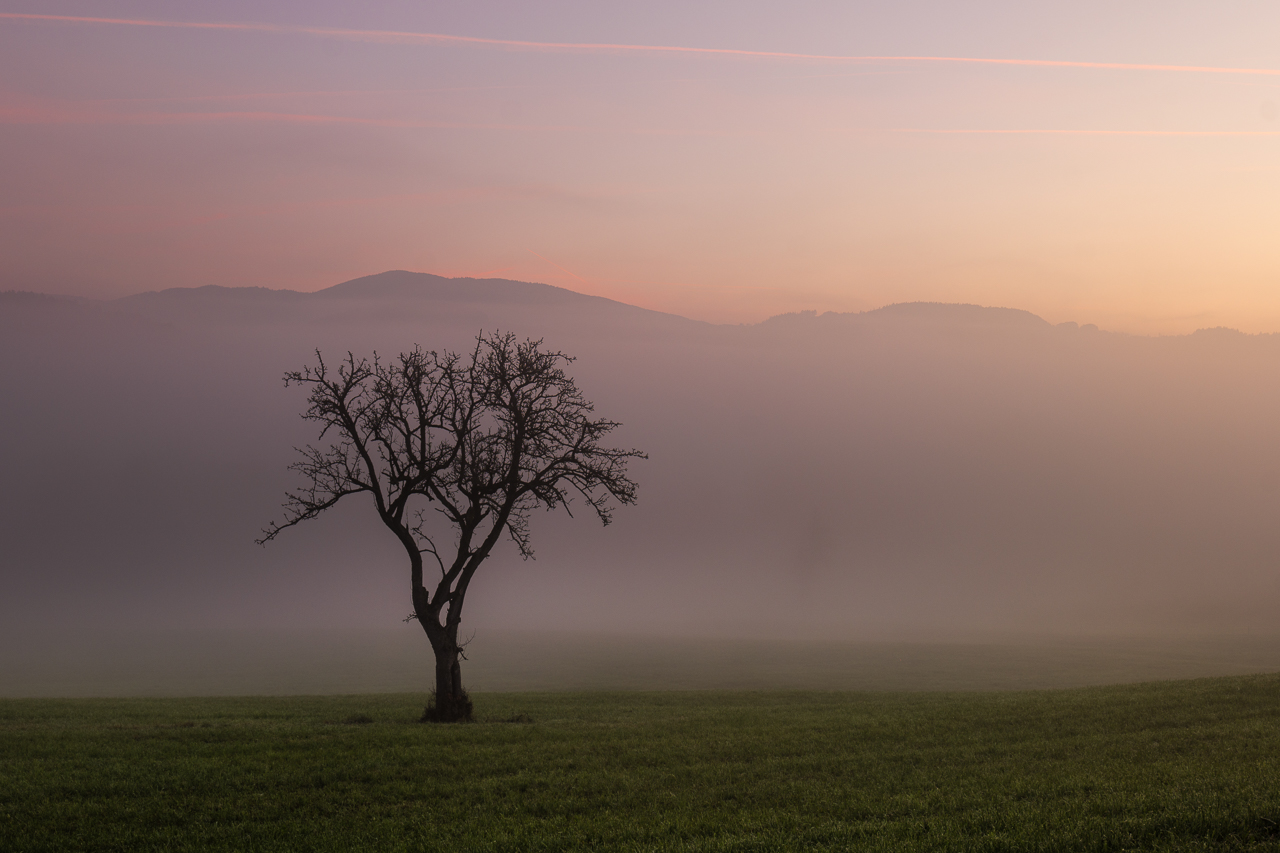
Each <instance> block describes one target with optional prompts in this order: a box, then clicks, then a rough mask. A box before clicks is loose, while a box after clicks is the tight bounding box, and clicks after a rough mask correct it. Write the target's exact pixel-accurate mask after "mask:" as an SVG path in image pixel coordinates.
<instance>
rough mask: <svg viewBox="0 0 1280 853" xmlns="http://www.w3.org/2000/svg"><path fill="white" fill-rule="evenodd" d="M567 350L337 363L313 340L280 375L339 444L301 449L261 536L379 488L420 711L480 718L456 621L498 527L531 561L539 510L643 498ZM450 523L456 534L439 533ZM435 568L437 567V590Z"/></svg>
mask: <svg viewBox="0 0 1280 853" xmlns="http://www.w3.org/2000/svg"><path fill="white" fill-rule="evenodd" d="M572 361H573V359H571V358H570V357H568V356H566V355H565V354H563V353H561V352H554V351H547V350H544V349H543V348H542V342H541V341H532V340H526V341H524V342H518V341H517V340H516V338H515V336H514V335H511V334H494V335H493V336H486V335H484V334H483V333H481V334H480V335H479V336H478V337H477V339H476V346H475V348H474V349H473V350H472V352H471V355H470V357H469V358H466V357H463V356H460V355H459V354H457V353H453V352H448V351H446V352H443V353H436V352H424V351H423V350H421V349H420V348H416V347H415V348H414V349H413V350H412V351H410V352H407V353H401V354H400V356H399V357H398V358H396V359H395V360H394V361H392V362H383V361H381V360H380V359H379V358H378V356H377V355H376V354H375V355H374V357H373V358H372V359H364V358H356V357H355V356H354V355H352V354H350V353H348V354H347V357H346V359H345V360H343V361H342V362H341V363H340V364H339V365H338V366H337V368H336V369H331V368H330V367H329V366H327V365H326V364H325V361H324V359H323V357H322V356H321V354H320V352H319V351H318V350H317V351H316V365H315V366H314V367H311V366H308V367H304V368H303V369H302V370H299V371H293V372H290V373H287V374H285V377H284V379H285V385H286V386H289V385H300V386H304V387H307V388H309V389H310V394H309V396H308V398H307V400H308V404H309V405H308V408H307V410H306V412H305V413H304V414H303V417H304V418H306V419H308V420H312V421H316V422H318V423H320V424H321V430H320V439H321V440H323V439H325V438H326V437H328V438H329V439H330V441H331V442H332V443H331V444H330V445H329V446H328V447H324V448H317V447H312V446H308V447H306V448H303V449H301V450H300V453H301V454H302V459H301V460H300V461H298V462H296V463H294V464H293V465H291V466H290V468H291V469H292V470H295V471H298V472H299V473H301V474H302V475H303V477H304V479H305V480H306V485H305V486H304V487H303V488H302V489H300V490H299V491H297V492H293V493H289V494H288V495H287V499H286V501H285V504H284V514H285V518H284V521H282V522H272V523H271V524H270V525H269V526H268V527H267V528H266V529H265V530H264V531H263V537H262V538H261V539H260V540H258V541H259V543H260V544H265V543H266V542H268V541H269V540H271V539H274V538H275V537H276V536H277V535H279V533H280V532H281V531H282V530H285V529H286V528H289V527H292V526H294V525H295V524H298V523H300V522H302V521H306V520H308V519H312V518H315V517H316V516H318V515H319V514H320V513H322V512H324V511H325V510H327V509H329V508H330V507H332V506H334V505H335V504H337V503H338V502H339V501H340V500H342V499H343V498H346V497H347V496H349V495H359V494H368V495H370V496H372V499H373V503H374V505H375V507H376V508H377V512H378V517H379V518H380V519H381V520H382V523H383V524H384V525H386V527H387V528H388V529H389V530H390V531H391V532H392V533H394V534H395V536H396V538H397V539H398V540H399V541H400V543H401V545H402V546H403V547H404V549H405V552H406V553H407V555H408V557H409V567H410V584H411V589H412V596H413V608H414V612H413V614H412V615H411V616H410V617H409V618H410V619H416V620H417V621H418V623H419V624H420V625H421V626H422V628H423V630H424V631H425V632H426V634H427V638H428V640H430V642H431V648H432V650H433V651H434V653H435V661H436V671H435V700H434V704H433V705H432V706H430V707H428V709H427V712H426V715H425V717H424V719H432V720H437V721H442V722H449V721H456V720H465V719H469V718H470V717H471V702H470V700H469V699H468V697H467V694H466V691H464V690H463V689H462V675H461V667H460V664H459V661H460V659H461V658H462V645H461V644H460V643H459V642H458V627H459V625H460V623H461V621H462V609H463V603H464V602H465V599H466V595H467V588H468V586H469V584H470V583H471V579H472V577H473V576H474V575H475V572H476V570H477V569H478V568H480V565H481V564H482V563H483V562H484V561H485V559H486V558H488V556H489V554H490V553H491V552H492V551H493V548H494V546H495V545H497V543H498V541H499V539H500V538H501V537H502V535H503V533H504V532H505V533H506V534H507V535H508V536H509V537H510V539H511V540H512V541H513V542H514V543H515V544H516V547H517V548H518V549H519V551H520V554H521V556H523V557H525V558H526V559H527V558H529V557H532V556H533V550H532V548H531V547H530V543H529V514H530V512H531V511H532V510H533V509H534V508H535V507H539V506H542V507H545V508H547V509H555V508H557V507H564V508H565V509H566V510H568V508H569V506H570V503H571V502H572V500H573V499H574V497H575V496H577V497H580V498H581V499H583V500H584V501H585V502H586V504H587V505H588V506H589V507H590V508H591V510H592V511H593V512H594V513H595V514H596V516H597V517H598V518H599V519H600V521H601V522H602V523H604V524H608V523H609V522H610V520H611V517H612V516H611V513H612V506H613V503H614V502H615V501H616V502H617V503H619V504H631V503H635V500H636V484H635V483H634V482H633V481H632V480H631V479H630V478H629V477H628V476H627V463H628V460H631V459H644V458H647V457H646V456H645V454H643V453H641V452H640V451H638V450H620V449H617V448H610V447H604V446H602V445H601V443H600V442H601V440H602V439H604V437H605V436H607V435H608V434H609V433H610V432H612V431H613V430H614V429H615V428H616V427H617V426H619V424H617V423H616V422H614V421H610V420H605V419H601V418H594V417H592V414H593V412H594V406H593V405H592V404H591V403H590V402H589V401H588V400H587V399H586V398H585V397H584V396H583V395H582V392H581V391H579V390H578V387H577V385H576V384H574V381H573V379H572V378H571V377H569V376H568V375H567V374H566V373H565V371H564V366H565V365H567V364H569V363H570V362H572ZM441 528H443V529H444V530H445V531H448V532H451V533H452V537H453V541H452V543H445V542H443V541H441V540H440V538H439V537H440V535H441V534H440V529H441ZM428 560H429V561H430V562H429V564H428ZM426 565H430V566H431V567H432V568H433V569H438V570H439V573H440V577H439V580H438V581H436V582H435V583H434V588H433V589H432V588H429V585H428V582H427V581H426V579H425V577H424V574H425V572H424V566H426Z"/></svg>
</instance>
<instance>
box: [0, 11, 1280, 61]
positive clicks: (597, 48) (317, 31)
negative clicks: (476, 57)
mask: <svg viewBox="0 0 1280 853" xmlns="http://www.w3.org/2000/svg"><path fill="white" fill-rule="evenodd" d="M0 19H10V20H31V21H53V22H59V23H79V24H114V25H119V26H132V27H168V28H175V29H199V30H237V31H242V32H244V31H251V32H268V33H292V34H302V35H311V36H320V37H323V38H343V39H351V40H355V41H372V42H386V43H398V44H454V45H461V46H468V45H470V46H477V47H499V48H506V49H509V50H531V51H547V52H557V53H668V54H691V55H702V56H725V57H744V58H756V59H790V60H804V61H816V62H847V63H877V62H905V63H959V64H973V65H1010V66H1023V67H1040V68H1087V69H1095V70H1107V71H1180V72H1191V73H1201V74H1254V75H1264V76H1280V69H1275V68H1232V67H1224V66H1214V65H1160V64H1150V63H1132V62H1077V61H1071V60H1061V59H992V58H988V57H975V56H906V55H904V56H842V55H834V54H820V53H787V52H783V51H766V50H735V49H732V48H720V47H677V46H674V45H652V44H610V43H594V42H542V41H521V40H516V39H491V38H479V37H476V36H455V35H445V34H443V33H414V32H402V31H397V30H353V29H333V28H327V27H300V26H283V25H279V24H259V23H239V24H237V23H214V22H204V21H153V20H146V19H140V18H96V17H81V16H73V15H37V14H31V13H23V12H0Z"/></svg>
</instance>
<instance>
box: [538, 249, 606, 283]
mask: <svg viewBox="0 0 1280 853" xmlns="http://www.w3.org/2000/svg"><path fill="white" fill-rule="evenodd" d="M528 251H529V254H531V255H533V256H534V257H535V258H542V260H544V261H546V262H547V263H549V264H551V266H553V267H555V268H556V269H558V270H560V271H561V272H564V273H568V274H569V275H571V276H573V277H574V278H576V279H577V280H578V281H580V282H582V283H583V284H585V285H588V286H590V284H591V282H589V281H587V280H586V279H585V278H583V277H582V276H580V275H578V274H577V273H573V272H569V270H567V269H565V268H564V267H562V266H560V265H559V264H557V263H556V262H555V261H553V260H551V259H550V258H543V257H542V255H539V254H538V253H537V252H535V251H534V250H533V249H529V250H528Z"/></svg>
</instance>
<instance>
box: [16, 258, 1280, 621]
mask: <svg viewBox="0 0 1280 853" xmlns="http://www.w3.org/2000/svg"><path fill="white" fill-rule="evenodd" d="M1080 319H1082V320H1086V319H1087V318H1080ZM480 329H486V330H492V329H504V330H507V329H509V330H512V331H515V332H517V333H518V334H521V335H527V336H532V337H540V338H544V339H545V340H546V342H547V344H548V345H550V346H553V347H557V348H560V349H563V350H564V351H566V352H569V353H571V354H573V355H576V356H577V357H578V359H579V360H578V362H577V363H576V364H575V366H574V374H575V376H576V377H577V378H578V380H579V384H580V385H581V386H582V387H583V388H584V389H585V391H586V393H587V394H588V396H589V397H591V398H592V399H594V400H595V401H596V402H597V404H598V410H599V411H600V412H601V413H602V414H604V415H606V416H609V417H612V418H615V419H617V420H620V421H622V422H623V423H624V425H625V426H624V428H623V429H622V430H620V431H619V433H618V436H617V438H618V441H619V443H622V444H626V445H629V446H631V445H633V446H636V447H640V448H642V449H644V450H646V451H648V452H649V453H650V455H651V460H650V461H649V462H647V463H641V464H639V465H638V466H637V467H636V469H635V471H634V474H635V478H636V479H637V480H638V481H639V482H640V484H641V503H640V505H639V506H638V507H636V508H634V509H632V510H628V511H624V512H620V513H619V514H618V517H617V523H616V524H615V525H614V526H612V527H610V528H608V529H604V530H602V529H600V528H599V527H598V525H595V524H593V523H592V522H590V521H588V520H587V519H586V518H581V519H579V520H576V521H573V520H569V519H567V518H565V517H563V516H546V517H539V518H536V519H535V528H534V534H535V546H536V548H537V552H538V559H537V560H536V561H534V562H531V563H522V562H521V561H520V560H519V559H518V558H517V557H516V556H515V553H514V549H506V550H504V551H503V552H502V553H501V554H499V555H498V556H497V557H495V558H494V560H493V561H492V565H490V566H488V567H487V568H486V570H485V571H484V572H483V573H482V575H481V576H479V577H478V579H477V583H476V586H475V587H474V588H475V593H474V594H473V596H472V597H471V599H470V604H469V605H468V607H469V611H470V612H469V614H468V622H469V625H470V629H474V630H481V631H483V630H484V629H485V628H493V627H495V626H503V627H506V628H518V629H530V628H546V627H554V628H556V629H561V630H563V629H576V628H580V629H611V630H634V631H643V632H652V633H690V632H697V631H715V632H722V633H728V634H743V635H761V634H763V635H769V636H786V637H846V636H877V635H886V634H888V635H894V636H907V637H911V636H935V635H946V634H950V633H963V632H975V631H1001V630H1017V631H1093V630H1187V631H1198V630H1224V629H1230V630H1236V629H1258V630H1267V629H1271V628H1272V627H1273V626H1274V623H1275V617H1274V614H1275V612H1276V609H1277V605H1280V568H1278V567H1280V533H1277V531H1278V530H1280V525H1277V523H1276V520H1277V518H1278V517H1280V443H1278V442H1277V441H1276V436H1277V435H1278V434H1280V394H1278V389H1280V341H1277V340H1275V339H1274V338H1273V337H1272V336H1246V335H1241V334H1239V333H1235V332H1231V331H1229V330H1204V331H1201V332H1198V333H1196V334H1194V335H1189V336H1184V337H1166V338H1139V337H1132V336H1125V335H1117V334H1109V333H1106V332H1101V331H1098V330H1097V329H1096V328H1090V327H1076V326H1074V324H1070V325H1064V326H1052V325H1050V324H1048V323H1046V322H1044V321H1043V320H1041V319H1040V318H1038V317H1035V316H1034V315H1031V314H1028V313H1026V312H1023V311H1017V310H1007V309H996V308H981V307H978V306H972V305H936V304H927V305H926V304H913V305H895V306H890V307H887V308H883V309H880V310H878V311H871V312H867V313H862V314H825V315H821V316H817V315H811V314H799V315H787V316H783V317H776V318H773V319H771V320H769V321H766V322H764V323H761V324H759V325H755V326H713V325H709V324H705V323H700V322H694V321H691V320H686V319H683V318H680V317H675V316H672V315H665V314H659V313H655V312H650V311H645V310H643V309H639V308H635V307H633V306H628V305H624V304H621V303H618V302H613V301H610V300H607V299H601V298H597V297H591V296H584V295H581V294H577V293H573V292H572V291H568V290H564V289H561V288H555V287H549V286H546V285H539V284H528V283H522V282H512V281H504V280H497V279H494V280H483V281H479V280H469V279H463V280H451V279H444V278H439V277H436V276H428V275H422V274H415V273H404V272H392V273H384V274H382V275H378V276H369V277H367V278H362V279H357V280H355V281H351V282H346V283H343V284H340V285H337V286H335V287H332V288H329V289H328V290H324V291H320V292H318V293H314V294H303V293H294V292H289V291H272V290H263V289H256V288H246V289H236V288H217V287H206V288H199V289H193V290H184V289H175V290H166V291H162V292H159V293H148V294H143V295H139V296H135V297H130V298H126V299H120V300H115V301H109V302H94V301H88V300H69V299H54V298H48V297H36V296H32V295H23V294H4V295H0V363H3V364H4V365H5V369H4V370H3V371H0V401H2V402H0V406H2V409H0V411H2V412H3V417H2V420H0V470H3V471H4V472H5V474H4V479H5V485H6V488H5V489H4V490H3V493H2V495H0V525H2V529H0V571H2V572H3V575H4V578H3V582H4V588H5V590H6V592H5V595H4V596H0V622H3V623H5V624H6V625H9V626H13V627H22V626H28V627H31V628H36V627H43V628H49V627H51V626H53V627H56V626H58V625H67V626H74V627H79V628H91V627H94V626H107V627H111V626H116V627H119V626H130V627H137V626H169V627H191V626H195V627H211V626H237V627H262V626H274V627H279V626H298V627H305V626H330V627H331V626H335V625H336V626H344V625H345V626H358V627H366V626H379V625H392V624H395V623H396V620H398V619H401V618H403V617H404V615H405V614H406V613H408V611H409V604H408V600H407V580H406V578H405V569H404V566H403V565H402V563H401V559H400V557H399V556H398V555H397V546H396V545H395V544H394V543H393V542H391V541H389V539H388V537H387V536H385V535H384V534H383V531H382V530H381V529H380V528H379V527H378V526H377V525H376V524H374V523H372V520H371V518H370V516H369V513H368V512H367V508H366V507H357V506H354V505H353V506H349V507H346V508H345V509H343V510H340V511H335V512H334V513H332V514H331V516H330V517H328V518H324V519H322V520H320V521H317V522H315V523H312V524H310V525H307V526H303V527H302V528H300V529H297V530H294V531H289V533H288V534H287V535H285V536H283V537H282V538H281V539H280V540H279V541H277V542H275V543H273V544H272V545H271V546H270V547H268V548H266V549H263V548H259V547H257V546H255V545H253V542H252V540H253V539H254V538H255V536H256V535H257V532H258V530H259V529H260V528H261V527H262V526H263V525H264V524H265V523H266V522H267V521H268V520H270V519H271V518H272V517H274V516H275V515H276V512H277V507H278V505H279V502H280V499H281V496H282V494H283V492H284V490H285V489H286V488H287V487H288V486H289V485H290V484H291V483H292V482H294V481H293V479H292V476H291V475H290V474H289V473H288V472H287V471H286V470H285V466H286V465H288V463H289V462H290V461H292V459H293V450H292V448H293V447H294V446H295V445H301V444H304V443H306V442H308V441H311V440H313V439H314V436H313V435H312V434H311V428H310V426H309V425H308V424H306V423H304V422H302V421H301V420H300V419H299V418H298V417H297V413H298V412H299V411H300V410H301V406H302V396H301V395H300V394H299V392H298V391H297V390H296V389H285V388H283V387H282V385H281V382H280V376H281V374H282V373H283V372H284V371H285V370H286V369H290V368H295V367H298V366H301V365H302V364H304V363H307V362H308V361H310V360H311V359H313V358H314V355H313V352H314V350H315V349H316V348H317V347H318V348H320V349H321V350H322V351H324V352H325V353H326V354H327V355H331V356H333V357H337V356H338V355H339V354H341V353H343V352H345V351H347V350H349V349H350V350H353V351H355V352H357V353H368V352H371V351H372V350H373V349H374V348H377V349H378V350H380V351H382V352H384V353H394V352H396V351H398V350H400V349H402V348H405V347H408V346H411V345H413V344H415V343H420V344H422V345H423V346H424V347H427V348H441V347H449V348H460V347H465V346H467V345H468V342H469V341H470V339H472V338H473V337H474V335H475V333H476V332H477V331H479V330H480Z"/></svg>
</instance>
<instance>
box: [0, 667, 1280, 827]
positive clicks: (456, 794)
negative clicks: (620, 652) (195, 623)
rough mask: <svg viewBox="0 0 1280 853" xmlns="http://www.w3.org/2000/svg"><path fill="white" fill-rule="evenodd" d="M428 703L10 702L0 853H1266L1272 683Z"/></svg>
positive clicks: (2, 748)
mask: <svg viewBox="0 0 1280 853" xmlns="http://www.w3.org/2000/svg"><path fill="white" fill-rule="evenodd" d="M423 698H424V697H423V696H420V695H384V696H334V697H300V698H299V697H295V698H279V699H263V698H253V699H168V700H165V699H146V700H142V699H139V700H5V701H0V766H2V767H3V770H4V772H3V773H2V774H0V849H2V850H5V851H55V850H57V851H62V850H87V851H115V850H119V851H125V850H128V851H139V850H141V851H147V850H157V851H158V850H168V851H186V850H193V851H194V850H215V851H216V850H261V851H274V850H281V851H284V850H314V851H328V850H335V851H336V850H342V851H364V850H368V851H374V850H377V851H435V850H440V851H444V850H494V851H497V850H503V851H506V850H513V851H543V850H546V851H550V850H624V851H640V850H672V851H773V850H873V851H878V850H883V851H889V850H895V851H897V850H937V851H942V850H947V851H952V850H960V851H966V850H967V851H1014V850H1017V851H1125V850H1168V851H1175V850H1180V851H1191V850H1199V851H1209V850H1214V851H1217V850H1239V851H1256V850H1280V784H1278V783H1277V780H1280V676H1275V675H1267V676H1251V677H1239V678H1221V679H1202V680H1196V681H1185V682H1165V683H1153V684H1140V685H1131V686H1122V687H1104V688H1087V689H1079V690H1062V691H1043V692H1024V693H970V694H927V693H913V694H870V693H862V694H850V693H802V692H761V693H732V692H708V693H608V694H606V693H588V694H575V693H558V694H529V693H524V694H477V695H476V696H475V697H474V701H475V711H476V722H475V723H474V724H472V725H466V726H422V725H418V724H417V719H418V716H419V714H420V709H421V707H422V702H423ZM517 709H519V710H517ZM357 716H361V717H365V718H368V719H370V720H372V722H369V723H364V724H360V725H346V724H344V723H346V722H347V721H349V720H352V719H355V718H356V717H357ZM518 718H524V719H525V720H527V719H532V720H533V721H534V722H525V724H523V725H510V724H508V721H514V720H517V719H518Z"/></svg>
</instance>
